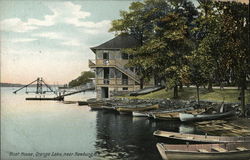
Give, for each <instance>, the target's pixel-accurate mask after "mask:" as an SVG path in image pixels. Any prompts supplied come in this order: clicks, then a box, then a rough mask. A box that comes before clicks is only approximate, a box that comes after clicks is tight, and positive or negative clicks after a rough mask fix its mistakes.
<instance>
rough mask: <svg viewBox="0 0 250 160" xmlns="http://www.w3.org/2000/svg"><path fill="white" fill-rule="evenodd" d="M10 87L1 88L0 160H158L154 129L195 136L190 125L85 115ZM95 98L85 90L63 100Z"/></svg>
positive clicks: (70, 106)
mask: <svg viewBox="0 0 250 160" xmlns="http://www.w3.org/2000/svg"><path fill="white" fill-rule="evenodd" d="M15 89H16V88H10V87H6V88H5V87H3V88H1V159H3V160H7V159H11V160H15V159H24V160H28V159H34V160H47V159H60V160H61V159H65V160H71V159H72V160H78V159H79V160H80V159H81V160H89V159H94V160H99V159H129V160H130V159H131V160H132V159H136V160H140V159H141V160H153V159H154V160H158V159H159V160H160V159H161V157H160V154H159V153H158V151H157V148H156V143H157V139H156V138H155V137H154V136H153V132H154V131H155V130H157V129H161V130H168V131H177V132H183V133H194V132H197V130H196V129H195V127H194V126H190V125H183V124H179V123H173V122H166V121H153V120H149V119H147V118H143V117H132V116H128V115H119V114H114V113H108V112H104V111H91V110H90V109H89V107H88V106H78V105H77V104H63V103H62V102H57V101H26V100H25V97H34V95H32V94H25V92H24V91H21V92H20V93H19V92H18V94H13V93H12V92H13V91H14V90H15ZM92 97H95V92H93V91H88V92H85V93H80V94H77V95H74V96H69V97H66V98H65V100H86V99H88V98H92Z"/></svg>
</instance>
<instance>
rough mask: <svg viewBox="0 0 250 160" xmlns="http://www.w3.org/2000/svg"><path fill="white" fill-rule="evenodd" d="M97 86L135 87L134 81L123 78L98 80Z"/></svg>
mask: <svg viewBox="0 0 250 160" xmlns="http://www.w3.org/2000/svg"><path fill="white" fill-rule="evenodd" d="M96 85H135V82H134V81H132V80H131V81H129V80H127V79H121V78H110V79H102V78H97V79H96Z"/></svg>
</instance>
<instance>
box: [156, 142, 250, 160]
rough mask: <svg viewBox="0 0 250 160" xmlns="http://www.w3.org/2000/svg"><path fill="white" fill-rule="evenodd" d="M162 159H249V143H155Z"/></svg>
mask: <svg viewBox="0 0 250 160" xmlns="http://www.w3.org/2000/svg"><path fill="white" fill-rule="evenodd" d="M156 146H157V149H158V151H159V152H160V154H161V157H162V159H163V160H249V158H250V143H227V144H184V145H176V144H175V145H173V144H171V145H169V144H163V143H157V145H156Z"/></svg>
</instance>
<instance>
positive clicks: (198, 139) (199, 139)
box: [153, 130, 250, 143]
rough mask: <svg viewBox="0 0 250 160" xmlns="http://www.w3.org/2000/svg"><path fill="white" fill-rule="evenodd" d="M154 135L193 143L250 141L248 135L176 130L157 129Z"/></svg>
mask: <svg viewBox="0 0 250 160" xmlns="http://www.w3.org/2000/svg"><path fill="white" fill-rule="evenodd" d="M153 134H154V136H158V137H164V138H168V139H174V140H178V141H182V142H195V143H230V142H248V143H250V136H244V137H243V136H208V135H197V134H184V133H177V132H168V131H160V130H157V131H155V132H154V133H153Z"/></svg>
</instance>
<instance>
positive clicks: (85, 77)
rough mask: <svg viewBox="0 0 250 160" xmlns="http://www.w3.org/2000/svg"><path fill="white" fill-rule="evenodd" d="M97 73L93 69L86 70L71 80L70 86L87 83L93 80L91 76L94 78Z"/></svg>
mask: <svg viewBox="0 0 250 160" xmlns="http://www.w3.org/2000/svg"><path fill="white" fill-rule="evenodd" d="M94 77H95V73H94V72H91V71H84V72H82V73H81V75H80V76H79V77H77V78H76V79H74V80H72V81H70V82H69V87H76V86H80V85H83V84H85V83H88V82H91V81H92V80H91V79H90V78H94Z"/></svg>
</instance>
